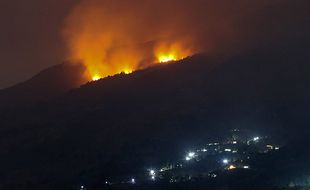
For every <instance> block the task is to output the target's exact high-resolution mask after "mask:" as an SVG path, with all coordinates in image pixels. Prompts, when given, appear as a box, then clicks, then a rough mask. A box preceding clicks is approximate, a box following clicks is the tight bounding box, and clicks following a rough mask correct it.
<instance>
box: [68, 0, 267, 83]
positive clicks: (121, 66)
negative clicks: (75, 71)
mask: <svg viewBox="0 0 310 190" xmlns="http://www.w3.org/2000/svg"><path fill="white" fill-rule="evenodd" d="M269 4H272V3H270V1H269V0H261V1H257V2H255V1H247V0H246V1H242V0H238V1H228V0H225V1H207V0H191V1H181V0H128V1H126V0H124V1H122V0H82V1H81V2H80V3H79V4H78V5H76V6H75V7H74V8H73V10H72V12H71V14H70V15H69V16H68V18H67V19H66V22H65V23H66V25H65V30H64V34H65V39H66V41H67V44H68V48H69V51H70V52H69V54H70V56H69V57H70V59H72V60H75V61H81V62H83V63H84V65H85V66H86V67H87V73H86V75H87V76H88V78H89V79H91V78H93V79H99V78H101V77H104V76H107V75H113V74H116V73H120V72H125V73H130V72H132V71H134V70H136V69H139V68H144V67H147V66H149V65H150V64H153V63H156V62H166V61H170V60H178V59H182V58H184V57H187V56H189V55H192V54H194V53H198V52H214V51H219V49H221V51H223V50H225V51H232V50H236V49H237V50H239V49H241V48H242V47H243V46H245V45H244V44H246V43H250V41H251V40H248V39H252V38H253V36H256V33H255V32H253V31H254V30H255V27H253V28H254V29H250V30H249V29H248V28H251V27H249V26H251V24H248V25H247V26H246V27H244V26H243V25H241V24H240V23H242V22H243V21H244V20H245V18H247V17H250V16H253V13H254V12H259V11H261V10H263V8H264V7H267V6H266V5H269ZM256 21H257V22H259V20H256ZM263 21H264V19H262V22H263ZM238 24H239V25H240V26H238ZM245 28H246V29H245ZM242 39H243V40H242Z"/></svg>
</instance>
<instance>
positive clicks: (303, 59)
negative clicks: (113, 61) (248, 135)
mask: <svg viewBox="0 0 310 190" xmlns="http://www.w3.org/2000/svg"><path fill="white" fill-rule="evenodd" d="M309 60H310V59H309V55H307V50H305V49H303V48H300V49H295V48H290V49H285V48H281V49H276V50H264V51H253V52H250V53H247V54H243V55H240V56H235V57H231V58H228V59H225V60H224V61H223V60H218V59H216V58H211V57H208V56H206V55H197V56H193V57H190V58H187V59H184V60H181V61H178V62H175V63H171V64H167V65H158V66H154V67H151V68H148V69H145V70H141V71H137V72H134V73H132V74H129V75H125V74H119V75H116V76H113V77H108V78H105V79H102V80H99V81H96V82H91V83H88V84H86V85H84V86H82V87H80V88H78V89H74V90H72V91H70V92H68V93H65V94H63V95H61V96H60V97H57V98H53V99H51V100H49V101H47V102H43V103H41V104H37V105H35V106H33V107H32V108H23V109H19V110H18V111H14V110H13V111H10V112H8V113H6V112H3V113H2V115H1V120H0V125H1V129H0V130H1V131H0V139H1V140H0V150H1V156H0V167H1V171H0V184H1V185H2V186H3V188H5V189H9V188H12V189H27V188H29V189H36V188H37V189H60V188H63V189H70V188H73V187H75V186H74V184H78V183H79V182H80V181H87V182H88V183H96V182H98V181H100V180H102V179H104V178H106V177H110V176H116V175H129V174H130V172H134V170H135V169H137V168H139V167H143V166H146V165H147V166H149V165H152V164H155V163H157V162H159V161H160V159H162V158H165V159H169V158H171V157H174V156H176V155H177V154H178V153H179V152H181V151H184V150H185V149H186V148H188V147H190V146H192V145H194V144H198V143H201V142H203V141H204V140H205V139H211V138H212V136H213V134H219V133H221V132H222V131H224V130H228V129H231V128H246V129H249V130H250V129H251V130H253V131H258V132H261V133H268V134H272V135H277V136H280V137H282V138H286V139H287V140H288V141H289V140H294V139H299V138H301V139H302V138H303V137H305V136H307V131H309V129H308V127H309V116H308V115H309V113H310V100H309V97H310V87H309V84H310V75H309V73H310V65H309Z"/></svg>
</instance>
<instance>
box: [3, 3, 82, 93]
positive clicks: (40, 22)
mask: <svg viewBox="0 0 310 190" xmlns="http://www.w3.org/2000/svg"><path fill="white" fill-rule="evenodd" d="M76 2H77V0H26V1H25V0H1V1H0V23H1V31H0V59H1V63H0V89H1V88H4V87H7V86H9V85H12V84H15V83H17V82H20V81H23V80H25V79H27V78H29V77H31V76H33V75H34V74H36V73H37V72H38V71H40V70H42V69H44V68H46V67H48V66H50V65H55V64H58V63H61V61H62V60H63V59H64V55H65V49H64V45H63V40H62V37H61V30H60V28H61V27H62V24H63V19H64V17H65V16H66V15H67V14H68V12H69V11H70V8H71V7H72V6H73V4H74V3H76Z"/></svg>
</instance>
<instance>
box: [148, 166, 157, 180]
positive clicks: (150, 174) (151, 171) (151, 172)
mask: <svg viewBox="0 0 310 190" xmlns="http://www.w3.org/2000/svg"><path fill="white" fill-rule="evenodd" d="M149 176H150V177H151V180H155V179H156V172H155V170H153V169H149Z"/></svg>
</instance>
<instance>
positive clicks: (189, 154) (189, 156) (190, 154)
mask: <svg viewBox="0 0 310 190" xmlns="http://www.w3.org/2000/svg"><path fill="white" fill-rule="evenodd" d="M195 157H196V153H195V152H189V153H188V154H187V156H186V157H185V160H186V161H189V160H191V159H193V158H195Z"/></svg>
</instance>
